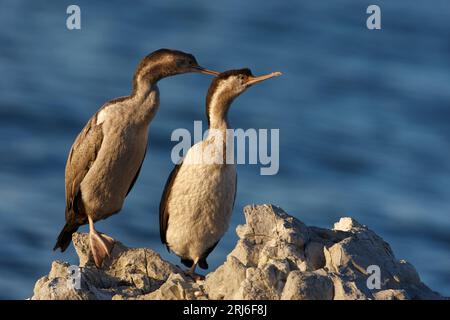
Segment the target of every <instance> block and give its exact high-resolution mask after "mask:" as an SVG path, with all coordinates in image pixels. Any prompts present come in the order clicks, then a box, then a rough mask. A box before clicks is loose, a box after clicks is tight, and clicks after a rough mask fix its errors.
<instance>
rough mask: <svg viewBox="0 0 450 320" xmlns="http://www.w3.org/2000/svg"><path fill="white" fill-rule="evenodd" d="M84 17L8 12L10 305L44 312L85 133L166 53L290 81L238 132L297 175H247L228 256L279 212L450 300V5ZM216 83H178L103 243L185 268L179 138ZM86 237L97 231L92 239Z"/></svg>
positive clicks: (4, 279)
mask: <svg viewBox="0 0 450 320" xmlns="http://www.w3.org/2000/svg"><path fill="white" fill-rule="evenodd" d="M70 4H73V2H69V1H42V0H41V1H12V0H11V1H2V3H1V4H0V44H1V47H0V298H14V299H23V298H26V297H30V296H31V295H32V289H33V284H34V282H35V281H36V280H37V279H38V278H39V277H40V276H42V275H43V274H46V273H47V272H48V271H49V267H50V263H51V261H52V260H54V259H64V260H68V261H70V262H72V263H76V262H77V258H76V255H75V253H74V250H73V248H72V247H71V248H70V250H68V251H67V252H66V253H65V254H63V255H62V254H60V253H54V252H53V251H52V250H51V249H52V247H53V245H54V241H55V238H56V236H57V233H58V232H59V230H60V228H61V227H62V225H63V222H64V166H65V161H66V157H67V153H68V151H69V149H70V146H71V144H72V142H73V140H74V138H75V136H76V135H77V133H78V132H79V131H80V130H81V128H82V127H83V126H84V124H85V122H86V121H87V120H88V118H89V117H90V116H91V115H92V114H93V113H94V112H95V111H96V110H97V109H98V108H99V107H100V106H101V105H102V104H103V103H104V102H106V101H107V100H110V99H112V98H115V97H118V96H122V95H126V94H128V93H129V91H130V88H131V79H132V74H133V72H134V69H135V67H136V65H137V63H138V62H139V60H140V59H141V58H142V57H143V56H144V55H146V54H147V53H149V52H151V51H153V50H156V49H158V48H161V47H168V48H177V49H180V50H184V51H187V52H191V53H193V54H194V55H195V56H196V57H197V60H198V61H199V63H200V64H201V65H203V66H205V67H208V68H211V69H218V70H226V69H231V68H240V67H249V68H251V69H252V71H253V73H254V74H262V73H265V72H271V71H278V70H279V71H282V72H283V73H284V75H283V76H282V77H280V78H277V79H275V80H272V81H268V82H267V83H264V84H261V85H259V86H255V87H253V88H251V89H249V90H248V92H246V93H245V94H243V95H242V96H241V97H239V98H238V99H237V100H236V101H235V103H234V104H233V106H232V110H231V111H230V122H231V124H232V126H233V127H235V128H244V129H246V128H267V129H271V128H279V129H280V171H279V173H278V174H277V175H275V176H260V175H259V169H260V168H259V166H255V165H240V166H239V167H238V175H239V184H238V194H237V199H236V206H235V210H234V213H233V221H232V225H231V226H230V229H229V232H228V233H227V234H226V236H225V238H224V239H223V240H222V241H221V242H220V244H219V246H218V247H217V249H216V250H215V251H214V252H213V253H212V254H211V256H210V257H211V258H210V260H211V263H210V266H211V269H214V268H215V267H216V266H217V265H219V264H220V263H221V262H222V261H223V260H224V259H225V257H226V255H227V253H228V252H229V250H230V249H231V248H232V247H233V246H234V243H235V241H236V239H237V237H236V235H235V231H234V229H235V227H236V225H237V224H239V223H242V222H243V220H244V219H243V214H242V209H243V206H244V205H246V204H251V203H274V204H277V205H279V206H281V207H283V208H284V209H285V210H286V211H287V212H289V213H290V214H293V215H295V216H296V217H298V218H299V219H301V220H302V221H304V222H305V223H307V224H309V225H319V226H324V227H331V226H332V224H333V223H334V222H336V221H337V220H338V219H339V217H341V216H348V215H350V216H353V217H355V218H356V219H357V220H359V221H360V222H361V223H363V224H367V225H368V226H369V227H370V228H371V229H373V230H374V231H376V232H377V233H378V234H380V235H381V236H382V237H383V238H384V239H385V240H386V241H388V242H389V243H390V244H391V246H392V247H393V250H394V252H395V254H396V256H397V258H398V259H406V260H408V261H410V262H411V263H412V264H413V265H415V266H416V268H417V269H418V272H419V274H420V275H421V277H422V280H423V281H424V282H425V283H426V284H427V285H429V286H430V287H431V288H433V289H434V290H437V291H439V292H440V293H441V294H444V295H447V296H449V295H450V254H449V253H450V252H449V251H450V250H449V248H450V232H449V231H450V161H449V159H450V139H449V137H450V125H449V120H450V87H449V85H450V72H449V70H450V59H449V57H450V42H449V39H450V26H449V24H450V3H449V2H448V1H447V0H433V1H415V2H414V3H412V2H411V1H407V0H397V1H395V2H393V1H377V4H378V5H380V6H381V10H382V28H383V29H382V30H380V31H369V30H367V29H366V26H365V20H366V17H367V15H366V13H365V11H366V8H367V6H368V5H369V4H372V3H370V2H368V1H360V0H344V1H342V0H341V1H326V2H325V1H323V2H322V1H264V2H261V1H245V2H244V1H237V0H231V1H222V2H220V3H217V2H213V1H201V0H195V1H189V2H181V1H168V0H158V1H151V3H150V2H149V1H133V2H127V1H103V2H96V3H93V2H92V1H91V2H89V1H86V0H83V1H76V4H78V5H79V6H80V7H81V15H82V29H81V30H79V31H69V30H67V29H66V23H65V20H66V17H67V15H66V13H65V12H66V8H67V6H68V5H70ZM210 81H211V78H208V77H206V76H201V75H195V74H189V75H182V76H178V77H173V78H170V79H165V80H163V81H162V82H161V83H160V85H159V87H160V91H161V108H160V110H159V113H158V115H157V116H156V118H155V120H154V122H153V123H152V125H151V128H150V145H149V150H148V153H147V157H146V160H145V163H144V166H143V169H142V171H141V175H140V177H139V179H138V181H137V183H136V185H135V187H134V190H133V192H132V193H131V194H130V195H129V196H128V198H127V201H126V203H125V207H124V208H123V210H122V212H121V213H120V214H119V215H116V216H114V217H111V218H110V219H108V220H106V221H104V222H101V223H99V224H98V228H99V229H100V230H101V231H103V232H106V233H108V234H110V235H111V236H113V237H115V238H118V239H120V240H121V241H122V242H124V243H125V244H127V245H129V246H146V247H150V248H152V249H155V250H157V251H158V252H160V253H161V254H162V255H163V257H164V258H166V259H169V260H170V261H172V262H176V263H178V259H177V258H176V257H175V256H173V255H169V254H168V253H167V252H166V251H165V249H164V247H163V246H162V245H161V244H160V242H159V235H158V205H159V200H160V196H161V193H162V188H163V186H164V183H165V181H166V179H167V176H168V175H169V173H170V171H171V169H172V166H173V165H172V164H171V161H170V152H171V148H172V147H173V145H174V144H175V142H171V141H170V134H171V132H172V131H173V130H174V129H176V128H187V129H189V130H191V131H192V130H193V121H194V120H205V115H204V100H205V95H206V91H207V88H208V86H209V83H210ZM83 230H85V229H83Z"/></svg>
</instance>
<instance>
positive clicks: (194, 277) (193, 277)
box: [187, 258, 205, 281]
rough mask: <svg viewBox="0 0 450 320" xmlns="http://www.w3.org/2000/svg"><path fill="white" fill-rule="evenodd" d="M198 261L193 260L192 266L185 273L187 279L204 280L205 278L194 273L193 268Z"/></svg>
mask: <svg viewBox="0 0 450 320" xmlns="http://www.w3.org/2000/svg"><path fill="white" fill-rule="evenodd" d="M198 260H199V258H197V259H195V260H194V263H193V264H192V266H191V267H190V268H189V269H188V271H187V275H188V276H189V277H191V278H192V279H194V281H197V280H203V279H205V277H204V276H202V275H201V274H198V273H195V268H196V267H197V264H198Z"/></svg>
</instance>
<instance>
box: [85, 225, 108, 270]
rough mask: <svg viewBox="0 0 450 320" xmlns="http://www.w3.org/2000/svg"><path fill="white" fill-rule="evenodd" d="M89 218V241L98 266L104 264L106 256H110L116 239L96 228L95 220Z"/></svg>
mask: <svg viewBox="0 0 450 320" xmlns="http://www.w3.org/2000/svg"><path fill="white" fill-rule="evenodd" d="M88 220H89V243H90V245H91V252H92V256H93V257H94V263H95V265H96V266H97V268H100V267H101V266H102V263H103V260H105V258H106V256H108V257H109V256H110V253H111V250H112V247H113V245H114V240H113V239H112V238H110V237H108V236H107V235H105V234H101V233H99V232H97V230H95V227H94V220H92V218H91V217H88Z"/></svg>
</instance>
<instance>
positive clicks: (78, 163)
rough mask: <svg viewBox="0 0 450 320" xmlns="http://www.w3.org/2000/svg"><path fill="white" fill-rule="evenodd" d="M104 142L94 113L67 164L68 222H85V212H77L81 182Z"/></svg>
mask: <svg viewBox="0 0 450 320" xmlns="http://www.w3.org/2000/svg"><path fill="white" fill-rule="evenodd" d="M102 142H103V132H102V125H101V124H99V125H97V114H96V115H94V116H93V117H92V118H91V119H90V120H89V121H88V123H87V124H86V126H85V127H84V128H83V130H82V131H81V132H80V134H79V135H78V137H77V138H76V140H75V142H74V144H73V145H72V149H71V150H70V153H69V158H68V159H67V164H66V223H69V222H71V223H76V224H84V223H86V216H85V213H84V212H76V211H77V210H75V209H76V208H77V207H78V203H76V202H77V196H78V194H79V192H80V184H81V182H82V181H83V179H84V177H85V176H86V174H87V173H88V171H89V169H90V168H91V167H92V164H93V163H94V161H95V159H96V158H97V154H98V151H99V150H100V147H101V145H102Z"/></svg>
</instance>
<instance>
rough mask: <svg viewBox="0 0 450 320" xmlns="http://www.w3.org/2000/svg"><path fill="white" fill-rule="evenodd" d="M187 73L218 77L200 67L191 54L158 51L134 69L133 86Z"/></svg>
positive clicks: (217, 73)
mask: <svg viewBox="0 0 450 320" xmlns="http://www.w3.org/2000/svg"><path fill="white" fill-rule="evenodd" d="M187 72H198V73H204V74H209V75H213V76H217V75H219V72H217V71H212V70H208V69H205V68H202V67H200V66H199V65H198V63H197V60H196V59H195V57H194V56H193V55H192V54H189V53H185V52H182V51H178V50H171V49H159V50H156V51H154V52H152V53H150V54H149V55H147V56H146V57H145V58H144V59H142V61H141V62H140V63H139V65H138V67H137V69H136V72H135V75H134V82H135V84H137V82H140V81H150V82H152V83H155V82H157V81H158V80H160V79H162V78H165V77H170V76H174V75H177V74H182V73H187Z"/></svg>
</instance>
